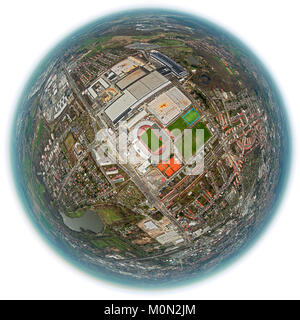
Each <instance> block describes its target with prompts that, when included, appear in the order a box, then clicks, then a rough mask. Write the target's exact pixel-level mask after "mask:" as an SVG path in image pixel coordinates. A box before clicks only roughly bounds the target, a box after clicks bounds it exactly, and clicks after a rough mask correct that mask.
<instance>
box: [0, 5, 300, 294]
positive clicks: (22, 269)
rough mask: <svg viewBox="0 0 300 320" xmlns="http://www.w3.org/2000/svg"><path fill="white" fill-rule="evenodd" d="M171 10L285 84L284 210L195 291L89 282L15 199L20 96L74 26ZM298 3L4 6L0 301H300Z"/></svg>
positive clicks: (1, 40)
mask: <svg viewBox="0 0 300 320" xmlns="http://www.w3.org/2000/svg"><path fill="white" fill-rule="evenodd" d="M150 3H151V6H157V7H161V6H162V4H163V6H164V7H169V8H173V9H179V10H185V11H187V12H191V13H194V14H198V15H200V16H203V17H205V18H207V19H209V20H211V21H213V22H215V23H217V24H219V25H220V26H223V27H225V28H226V29H227V30H229V31H231V32H232V33H233V34H235V35H236V36H237V37H239V38H240V39H242V40H243V41H244V42H245V43H246V44H247V45H248V46H249V47H250V48H252V49H253V51H254V52H255V53H256V54H257V55H258V57H259V58H260V59H261V60H262V61H263V62H264V63H265V65H266V66H267V68H268V69H269V70H270V71H271V73H272V74H273V76H274V78H275V80H276V81H277V84H278V85H279V87H280V88H281V91H282V94H283V97H284V100H285V102H286V106H287V110H288V113H289V116H290V120H291V126H292V136H293V148H294V154H293V166H292V172H291V177H290V181H289V187H288V190H287V192H286V195H285V198H284V201H283V202H282V204H281V207H280V210H279V212H278V213H277V216H276V218H275V219H274V220H273V223H272V224H271V226H270V227H269V228H268V229H267V231H266V232H265V234H264V236H263V237H262V238H261V239H260V241H259V242H258V243H257V244H256V245H255V246H254V247H253V248H252V249H251V250H250V251H249V252H248V253H247V254H245V255H244V256H243V257H242V258H241V259H240V260H239V261H238V262H235V263H234V264H233V265H231V266H230V267H229V268H227V269H226V270H225V271H223V272H221V273H219V274H217V275H215V276H213V277H211V278H209V279H207V280H205V281H202V282H198V283H195V284H194V285H193V286H189V287H181V288H179V289H172V290H169V291H157V292H147V291H140V290H139V291H137V290H136V289H127V288H121V287H117V286H113V285H110V284H107V283H105V282H102V281H99V280H95V279H94V278H91V277H89V276H88V275H86V274H84V273H82V272H81V271H78V270H77V269H74V268H73V267H72V266H70V265H69V264H68V263H67V262H65V261H64V260H62V258H60V257H58V256H57V255H56V253H54V252H53V251H52V249H51V248H49V247H48V246H47V245H46V244H45V243H44V242H43V240H42V239H41V238H40V236H39V235H38V234H37V233H36V231H35V230H34V229H33V227H32V225H31V224H30V222H29V220H28V219H27V216H26V215H25V213H24V212H23V209H22V208H21V205H20V203H19V200H18V199H17V197H16V194H15V190H14V186H13V183H12V177H11V174H10V167H9V157H8V139H9V130H10V127H11V122H12V115H13V112H14V110H15V104H16V102H17V99H18V95H19V94H20V91H21V89H22V87H23V85H24V84H25V81H26V80H27V77H29V75H30V73H31V72H32V71H33V70H34V68H35V66H36V65H37V63H38V61H39V60H40V59H41V58H42V57H43V56H44V55H45V54H46V53H47V52H48V51H49V50H50V49H51V48H52V47H53V46H54V45H55V44H56V43H57V42H58V41H59V40H61V39H62V38H63V37H65V36H66V35H68V33H70V32H71V31H73V30H74V29H76V28H78V27H79V26H81V25H83V24H85V23H87V22H89V21H90V20H92V19H95V18H97V17H99V16H101V15H103V14H106V13H111V12H112V11H113V10H117V9H127V8H135V7H137V6H140V7H145V6H149V5H150ZM299 9H300V5H299V1H297V0H295V1H292V0H286V1H274V0H273V1H267V0H251V1H250V0H249V1H240V0H236V1H234V0H226V1H222V0H220V1H216V0H205V1H201V0H198V1H192V0H180V1H176V0H170V1H168V0H164V1H162V0H160V1H156V0H155V1H153V0H152V1H149V2H148V1H143V0H141V1H134V0H126V1H117V0H109V1H100V0H98V1H93V0H84V1H82V0H81V1H74V0H73V1H69V0H51V1H49V0H47V1H46V0H44V1H38V0H36V1H34V0H26V1H17V0H10V1H5V2H3V3H2V5H1V13H0V30H1V31H0V32H1V33H0V35H1V37H0V45H1V47H0V97H1V98H0V106H1V107H0V108H1V109H0V110H1V126H0V132H1V144H0V148H1V149H0V150H1V151H0V152H1V158H0V161H1V164H0V170H1V172H0V179H1V180H0V181H1V182H0V188H1V191H0V197H1V219H0V298H2V299H10V298H17V299H23V298H26V299H46V298H48V299H151V298H156V299H279V298H283V299H287V298H292V299H295V298H297V299H299V298H300V293H299V287H300V275H299V272H300V256H299V245H300V232H299V229H300V214H299V213H300V212H299V211H300V210H299V192H300V185H299V181H300V179H299V178H300V176H299V168H298V167H299V166H297V164H299V152H298V146H299V137H300V132H299V131H300V130H299V126H298V123H299V116H300V105H299V97H300V82H299V76H300V67H299V64H300V60H299V49H300V45H299V33H300V32H299V31H300V19H299V11H300V10H299Z"/></svg>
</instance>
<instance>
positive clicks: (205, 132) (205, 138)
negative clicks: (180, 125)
mask: <svg viewBox="0 0 300 320" xmlns="http://www.w3.org/2000/svg"><path fill="white" fill-rule="evenodd" d="M194 129H203V130H204V142H206V141H207V140H208V139H209V138H210V137H211V134H210V132H209V131H208V129H207V127H206V125H205V124H204V123H202V122H198V123H197V124H196V125H195V126H194Z"/></svg>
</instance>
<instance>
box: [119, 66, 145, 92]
mask: <svg viewBox="0 0 300 320" xmlns="http://www.w3.org/2000/svg"><path fill="white" fill-rule="evenodd" d="M145 75H146V72H145V71H144V70H143V69H137V70H135V71H133V72H132V73H130V74H129V75H128V76H126V77H125V78H123V79H122V80H120V81H119V82H117V86H118V87H119V88H120V89H121V90H124V89H125V88H127V87H128V86H130V85H131V84H132V83H133V82H135V81H137V80H138V79H140V78H142V77H143V76H145Z"/></svg>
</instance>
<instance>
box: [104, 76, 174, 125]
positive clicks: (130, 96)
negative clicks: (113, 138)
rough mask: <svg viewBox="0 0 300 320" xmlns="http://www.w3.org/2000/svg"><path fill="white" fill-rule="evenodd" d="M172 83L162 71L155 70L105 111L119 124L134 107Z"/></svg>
mask: <svg viewBox="0 0 300 320" xmlns="http://www.w3.org/2000/svg"><path fill="white" fill-rule="evenodd" d="M170 83H171V82H170V81H169V80H168V79H167V78H165V77H164V76H162V75H161V74H160V73H158V72H157V71H153V72H151V73H149V74H148V75H146V76H144V77H143V78H141V79H140V80H138V81H136V82H134V83H133V84H132V85H130V86H129V87H127V89H125V90H124V91H123V94H122V96H121V97H120V98H118V99H117V100H116V101H115V102H113V103H112V104H111V105H110V106H109V107H108V108H106V110H105V113H106V115H107V116H108V117H109V118H110V120H111V121H112V122H113V123H114V124H117V123H118V122H119V121H120V120H121V119H122V118H124V117H125V116H126V115H127V114H128V113H129V112H130V111H131V110H132V109H134V108H135V107H137V106H138V105H140V104H141V103H143V102H144V101H145V100H146V99H148V98H150V97H151V96H152V95H154V94H155V93H157V92H158V91H160V90H161V89H163V88H164V87H166V86H168V85H169V84H170Z"/></svg>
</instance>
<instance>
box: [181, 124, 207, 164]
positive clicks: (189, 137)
mask: <svg viewBox="0 0 300 320" xmlns="http://www.w3.org/2000/svg"><path fill="white" fill-rule="evenodd" d="M196 129H203V130H204V132H203V134H204V136H203V140H204V143H205V142H206V141H207V140H208V139H209V138H210V137H211V134H210V132H209V131H208V129H207V128H206V126H205V125H204V124H203V123H202V122H198V123H197V124H196V125H195V126H194V127H193V128H192V130H191V131H190V132H185V133H184V134H183V135H182V137H181V138H180V139H179V140H177V141H176V142H175V146H176V148H177V149H178V150H179V152H180V153H181V154H182V155H183V156H184V157H185V159H189V158H190V157H191V156H193V155H194V154H195V153H196V152H197V151H198V150H199V149H200V148H201V147H202V145H203V141H202V139H201V136H200V137H199V138H200V139H199V140H198V139H197V135H196Z"/></svg>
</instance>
